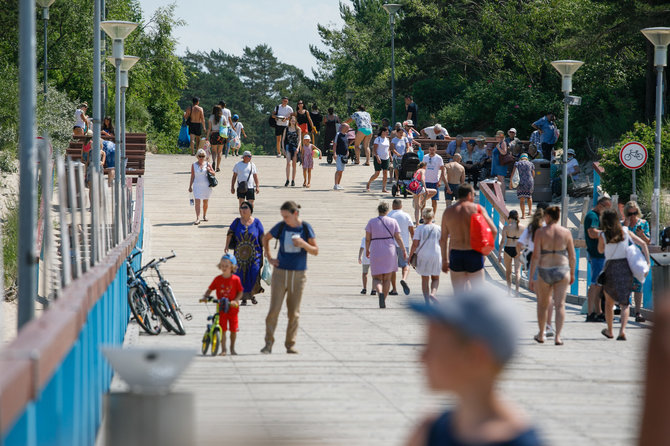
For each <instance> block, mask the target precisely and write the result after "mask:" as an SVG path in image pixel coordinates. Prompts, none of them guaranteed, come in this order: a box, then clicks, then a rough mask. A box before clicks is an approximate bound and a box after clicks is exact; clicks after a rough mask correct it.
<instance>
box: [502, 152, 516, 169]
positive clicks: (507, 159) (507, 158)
mask: <svg viewBox="0 0 670 446" xmlns="http://www.w3.org/2000/svg"><path fill="white" fill-rule="evenodd" d="M514 161H515V159H514V155H512V154H511V153H509V149H508V150H507V153H505V154H504V155H500V165H501V166H506V165H508V164H512V163H513V162H514Z"/></svg>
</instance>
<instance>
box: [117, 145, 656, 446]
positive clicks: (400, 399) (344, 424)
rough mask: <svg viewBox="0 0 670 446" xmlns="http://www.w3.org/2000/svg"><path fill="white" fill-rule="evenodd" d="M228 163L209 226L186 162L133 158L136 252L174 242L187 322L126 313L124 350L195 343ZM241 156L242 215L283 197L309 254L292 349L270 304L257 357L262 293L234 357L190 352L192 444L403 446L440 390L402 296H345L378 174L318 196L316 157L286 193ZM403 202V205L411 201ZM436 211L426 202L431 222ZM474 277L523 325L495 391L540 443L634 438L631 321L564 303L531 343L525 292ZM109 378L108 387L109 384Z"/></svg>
mask: <svg viewBox="0 0 670 446" xmlns="http://www.w3.org/2000/svg"><path fill="white" fill-rule="evenodd" d="M238 160H239V158H232V159H231V158H228V159H227V160H224V162H223V168H222V171H221V173H220V174H219V175H218V178H219V186H218V187H217V188H216V189H215V190H214V191H213V194H212V198H211V200H210V211H209V212H208V218H209V222H203V223H201V225H200V226H193V225H192V222H193V219H194V211H193V208H192V207H190V206H189V202H188V192H187V188H188V181H189V174H190V165H191V163H193V162H194V161H195V158H194V157H191V156H190V155H174V156H166V155H148V157H147V169H146V171H147V175H146V177H145V186H146V191H145V203H146V205H145V231H146V240H147V246H146V248H147V254H146V255H145V257H144V259H145V261H146V260H149V259H151V258H153V257H161V256H166V255H168V254H169V253H170V250H171V249H174V250H175V251H176V252H177V258H176V259H174V260H171V261H169V262H168V263H167V264H166V265H165V266H164V268H162V270H163V272H164V273H165V275H166V277H167V278H168V279H169V280H170V282H171V283H172V285H173V288H174V290H175V293H176V295H177V298H178V299H179V300H180V303H181V305H182V307H183V309H184V311H185V312H190V313H192V314H193V320H191V321H190V322H186V330H187V335H186V336H182V337H180V336H176V335H174V334H171V333H170V334H165V333H162V334H161V335H160V336H157V337H151V336H147V335H145V334H144V333H139V332H138V327H137V325H136V324H134V323H132V324H131V325H130V328H129V331H128V334H127V337H126V345H127V346H135V345H141V346H157V347H166V348H167V347H184V348H192V349H193V350H194V351H199V349H200V339H201V336H202V333H203V331H204V327H205V324H206V317H207V315H208V314H209V313H208V310H207V308H206V307H205V305H204V304H198V303H197V299H198V298H199V297H200V296H201V295H202V293H203V291H204V290H205V289H206V287H207V286H208V285H209V283H210V281H211V280H212V278H213V277H214V276H216V275H217V274H218V270H217V269H216V267H215V264H216V263H217V261H218V259H219V257H220V256H221V255H222V254H223V246H224V240H225V235H226V231H227V228H228V225H229V224H230V223H231V222H232V221H233V219H234V218H235V217H237V216H238V211H237V200H236V198H235V197H234V196H233V195H231V193H230V179H231V172H230V171H231V169H232V165H233V163H235V162H237V161H238ZM253 162H254V163H255V164H256V165H257V167H258V170H259V177H260V182H261V193H260V194H259V196H258V197H257V201H256V210H255V213H254V216H255V217H257V218H259V219H260V220H261V221H262V222H263V224H264V226H265V228H266V230H269V229H270V228H271V227H272V226H273V225H274V224H275V223H277V222H278V221H279V220H280V215H279V206H280V205H281V203H282V202H283V201H285V200H289V199H290V200H295V201H297V202H298V203H300V204H301V205H302V212H301V215H302V217H303V219H304V220H306V221H308V222H309V223H311V224H312V225H313V227H314V229H315V231H316V236H317V242H318V244H319V248H320V253H319V256H318V257H310V258H309V260H308V268H309V270H308V281H307V287H306V290H305V294H304V297H303V302H302V311H301V319H300V333H299V336H298V343H297V346H296V347H297V348H298V350H299V351H300V354H299V355H287V354H286V353H285V350H284V348H283V337H284V333H285V328H286V315H285V311H283V312H282V315H281V317H280V323H279V326H278V328H277V333H276V339H277V341H276V343H275V348H274V352H273V353H272V355H269V356H265V355H261V354H260V353H259V350H260V349H261V347H263V345H264V341H263V338H264V330H265V328H264V327H265V325H264V320H265V316H266V313H267V309H268V300H269V290H267V291H266V292H265V294H262V295H260V296H258V300H259V304H258V305H255V306H247V307H241V312H240V333H239V335H238V343H237V352H238V354H239V355H238V356H236V357H231V356H226V357H216V358H212V357H202V356H199V355H198V356H196V358H195V360H194V361H193V363H192V365H191V366H190V368H189V369H188V370H187V371H186V372H185V373H184V375H183V376H182V378H181V379H180V380H179V381H178V382H177V385H176V387H175V390H176V391H181V392H192V393H194V394H195V397H196V407H195V412H196V413H195V418H196V420H197V438H196V439H194V442H193V444H207V445H209V444H228V443H227V442H226V441H225V440H226V439H228V438H231V436H234V435H238V434H239V435H243V436H245V438H246V439H247V440H246V441H245V442H242V443H238V444H250V443H251V441H250V439H251V438H253V439H257V440H258V441H259V442H265V443H266V444H287V445H289V444H290V445H296V444H300V445H325V444H328V445H400V444H403V442H404V441H405V439H406V438H407V436H408V434H409V432H410V429H411V427H412V426H413V425H414V424H415V422H417V420H419V419H420V418H421V417H422V416H424V415H425V414H428V413H432V412H435V411H437V410H439V409H440V408H441V407H444V405H446V404H449V403H450V400H449V398H448V397H444V396H440V395H431V394H430V393H429V392H428V391H427V389H426V387H425V385H424V377H423V371H422V366H421V362H420V352H421V349H422V343H423V335H424V324H423V322H422V321H421V320H420V319H418V318H416V317H415V316H414V315H413V314H411V313H410V312H409V311H408V310H407V309H406V308H405V303H406V302H407V298H406V297H405V296H398V297H393V296H391V297H389V299H387V307H388V308H387V309H386V310H380V309H379V308H378V305H377V299H376V297H374V296H370V295H369V294H368V295H367V296H361V295H360V294H359V292H360V290H361V283H360V282H361V275H360V272H361V268H360V266H359V265H358V263H357V254H358V248H359V246H360V242H361V238H362V237H363V236H364V226H365V224H366V222H367V220H368V219H369V218H372V217H375V216H376V215H377V214H376V206H377V204H378V202H379V200H381V199H389V198H391V197H390V194H389V195H385V194H382V193H381V192H380V190H381V181H380V180H378V181H377V182H375V183H374V184H373V187H372V189H373V192H372V193H365V191H364V189H365V182H366V181H367V179H368V177H369V175H371V174H372V167H363V166H351V167H347V169H346V171H345V173H344V179H343V182H342V184H343V186H344V187H345V189H344V190H343V191H333V190H332V186H333V173H334V170H335V168H334V165H330V166H328V165H327V164H326V163H325V159H324V160H323V161H322V162H321V163H317V166H316V167H315V169H314V171H313V179H312V188H311V189H303V188H302V187H300V185H302V171H301V170H300V172H299V174H298V176H297V178H296V185H297V186H296V187H293V188H291V187H288V188H285V187H283V184H284V181H285V177H284V166H285V161H284V160H283V159H277V158H274V157H254V159H253ZM298 167H299V168H300V166H298ZM389 190H390V185H389ZM508 194H510V197H511V195H512V194H514V192H508ZM404 203H405V210H406V211H407V212H409V213H410V214H412V215H413V212H412V209H411V200H410V199H407V200H405V201H404ZM444 206H445V205H444V201H441V202H440V205H439V209H438V211H439V215H440V216H441V214H442V211H443V210H444ZM438 223H439V219H438ZM272 245H273V246H274V243H273V244H272ZM487 274H488V278H489V280H490V281H492V282H493V283H494V284H496V285H497V286H499V287H500V298H501V299H512V300H514V303H515V304H516V306H517V307H518V315H519V324H520V325H521V326H522V332H523V339H522V341H521V348H520V352H519V354H518V356H517V357H516V358H515V360H514V361H513V362H512V364H511V365H510V366H509V368H508V370H507V371H506V373H505V375H504V380H503V382H502V385H501V386H502V389H503V391H504V393H505V394H506V396H507V397H509V398H510V399H511V400H513V401H515V402H516V403H517V404H518V405H519V406H521V407H522V408H523V409H524V410H525V411H526V412H527V413H528V415H529V416H530V417H532V419H533V420H534V422H535V423H536V425H537V426H538V427H539V429H540V430H541V433H542V435H543V436H544V438H545V439H546V440H547V444H552V445H590V446H593V445H608V446H613V445H630V444H633V443H634V438H635V436H636V435H637V432H636V430H637V424H638V412H639V407H640V405H641V401H642V399H641V398H642V395H641V387H640V380H641V379H642V378H643V373H644V370H643V361H644V356H645V351H646V340H647V337H648V330H647V329H646V327H645V326H644V325H640V324H635V323H633V324H631V326H630V329H629V330H628V338H629V340H628V341H627V342H617V341H613V340H607V339H605V338H604V337H603V336H602V335H600V330H601V329H602V328H603V325H602V324H592V323H591V324H587V323H584V322H583V319H584V318H583V316H581V315H580V314H579V308H577V307H574V306H568V310H567V320H566V325H565V328H564V334H563V339H564V341H565V345H564V346H562V347H557V346H554V345H553V343H545V344H544V345H538V344H536V343H535V342H534V341H533V340H532V336H533V335H534V334H535V332H536V330H537V324H536V314H535V312H536V305H535V301H534V299H533V297H532V296H531V295H529V294H522V295H521V296H518V297H507V296H506V292H505V291H504V281H502V280H500V277H499V276H498V274H497V273H496V271H495V270H494V269H493V268H492V267H491V266H490V265H489V264H488V262H487ZM408 282H409V285H410V287H411V289H412V293H411V294H410V296H409V299H411V300H422V295H421V291H420V277H419V276H417V275H416V274H415V273H414V272H411V274H410V278H409V281H408ZM370 288H371V286H370V284H368V289H370ZM448 292H451V284H450V281H449V277H448V276H447V275H446V274H443V275H442V281H441V284H440V292H439V295H440V296H444V295H446V294H447V293H448ZM368 293H369V292H368ZM401 295H402V292H401ZM209 311H210V312H212V311H213V306H211V305H210V307H209ZM615 328H616V325H615ZM114 388H116V389H121V388H123V385H121V384H120V383H119V382H118V381H117V380H116V379H115V385H114ZM230 444H234V443H230Z"/></svg>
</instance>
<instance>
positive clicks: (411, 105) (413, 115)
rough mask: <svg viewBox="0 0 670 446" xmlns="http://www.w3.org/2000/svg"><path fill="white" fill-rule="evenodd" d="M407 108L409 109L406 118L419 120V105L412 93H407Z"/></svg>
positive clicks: (414, 120) (413, 120)
mask: <svg viewBox="0 0 670 446" xmlns="http://www.w3.org/2000/svg"><path fill="white" fill-rule="evenodd" d="M405 110H406V111H407V118H405V120H407V121H412V122H416V123H417V125H418V122H419V107H418V106H417V105H416V103H415V102H414V99H413V98H412V95H409V94H408V95H405Z"/></svg>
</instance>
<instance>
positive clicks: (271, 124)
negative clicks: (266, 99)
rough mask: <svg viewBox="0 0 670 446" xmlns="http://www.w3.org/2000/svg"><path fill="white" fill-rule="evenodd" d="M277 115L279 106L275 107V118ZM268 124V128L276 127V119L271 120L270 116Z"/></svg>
mask: <svg viewBox="0 0 670 446" xmlns="http://www.w3.org/2000/svg"><path fill="white" fill-rule="evenodd" d="M277 113H279V106H276V107H275V116H277ZM268 124H270V127H277V119H275V118H273V117H272V115H270V117H269V118H268Z"/></svg>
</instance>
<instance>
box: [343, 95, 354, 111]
mask: <svg viewBox="0 0 670 446" xmlns="http://www.w3.org/2000/svg"><path fill="white" fill-rule="evenodd" d="M344 96H345V97H346V98H347V115H351V101H352V100H353V99H354V92H353V91H351V90H347V91H346V92H345V93H344Z"/></svg>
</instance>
